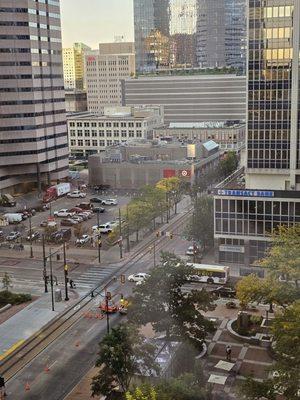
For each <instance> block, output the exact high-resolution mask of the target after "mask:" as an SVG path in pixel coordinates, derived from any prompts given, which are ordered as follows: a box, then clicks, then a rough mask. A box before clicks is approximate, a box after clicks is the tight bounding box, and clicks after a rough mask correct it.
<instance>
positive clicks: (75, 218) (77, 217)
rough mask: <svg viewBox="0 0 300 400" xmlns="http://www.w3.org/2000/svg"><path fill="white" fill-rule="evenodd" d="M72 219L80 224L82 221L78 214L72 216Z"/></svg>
mask: <svg viewBox="0 0 300 400" xmlns="http://www.w3.org/2000/svg"><path fill="white" fill-rule="evenodd" d="M72 219H73V220H74V221H78V223H80V222H82V221H83V218H82V217H80V216H79V215H78V214H76V215H74V216H73V217H72Z"/></svg>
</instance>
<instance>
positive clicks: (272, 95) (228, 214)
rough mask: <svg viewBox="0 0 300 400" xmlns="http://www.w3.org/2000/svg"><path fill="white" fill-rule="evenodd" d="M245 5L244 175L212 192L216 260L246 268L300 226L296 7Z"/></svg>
mask: <svg viewBox="0 0 300 400" xmlns="http://www.w3.org/2000/svg"><path fill="white" fill-rule="evenodd" d="M248 2H249V16H248V23H249V40H248V53H249V54H248V77H247V85H248V112H247V139H246V146H247V157H246V158H247V161H246V168H245V171H244V173H243V175H244V177H241V176H240V177H239V176H237V177H236V179H232V180H228V181H227V182H224V183H223V184H221V185H219V187H217V188H216V189H215V190H214V193H215V244H216V256H217V259H218V260H219V261H220V262H221V261H222V262H225V261H227V262H239V263H244V264H246V265H247V266H249V265H255V264H256V263H257V260H258V259H259V258H261V257H263V255H264V254H265V250H266V249H267V247H268V245H269V243H270V234H271V232H272V231H273V230H274V229H275V230H276V229H277V228H278V226H280V225H283V226H292V225H294V224H298V223H300V165H299V163H300V157H299V145H300V138H299V121H300V119H299V110H300V107H299V47H300V46H299V38H300V2H299V1H298V0H276V1H274V0H259V1H258V0H256V1H253V0H248Z"/></svg>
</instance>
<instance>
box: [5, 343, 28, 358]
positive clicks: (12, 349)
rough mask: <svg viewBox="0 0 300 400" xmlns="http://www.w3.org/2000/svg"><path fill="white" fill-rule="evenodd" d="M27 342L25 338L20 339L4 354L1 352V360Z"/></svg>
mask: <svg viewBox="0 0 300 400" xmlns="http://www.w3.org/2000/svg"><path fill="white" fill-rule="evenodd" d="M24 342H25V339H21V340H19V341H18V342H17V343H15V344H14V345H13V346H11V347H10V348H9V349H8V350H6V351H5V352H4V353H3V354H0V361H2V360H4V359H5V358H6V357H8V356H9V355H10V354H11V353H12V352H14V351H15V350H16V349H17V348H18V347H20V346H21V345H22V344H23V343H24Z"/></svg>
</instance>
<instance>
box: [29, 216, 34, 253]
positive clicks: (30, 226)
mask: <svg viewBox="0 0 300 400" xmlns="http://www.w3.org/2000/svg"><path fill="white" fill-rule="evenodd" d="M29 238H30V258H33V248H32V225H31V214H29Z"/></svg>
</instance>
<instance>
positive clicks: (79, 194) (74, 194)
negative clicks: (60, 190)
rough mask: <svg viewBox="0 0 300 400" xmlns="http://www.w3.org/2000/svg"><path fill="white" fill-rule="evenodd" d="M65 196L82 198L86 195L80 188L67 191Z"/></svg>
mask: <svg viewBox="0 0 300 400" xmlns="http://www.w3.org/2000/svg"><path fill="white" fill-rule="evenodd" d="M67 197H73V198H82V199H83V198H84V197H86V193H84V192H81V191H80V190H74V191H73V192H71V193H68V194H67Z"/></svg>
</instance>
